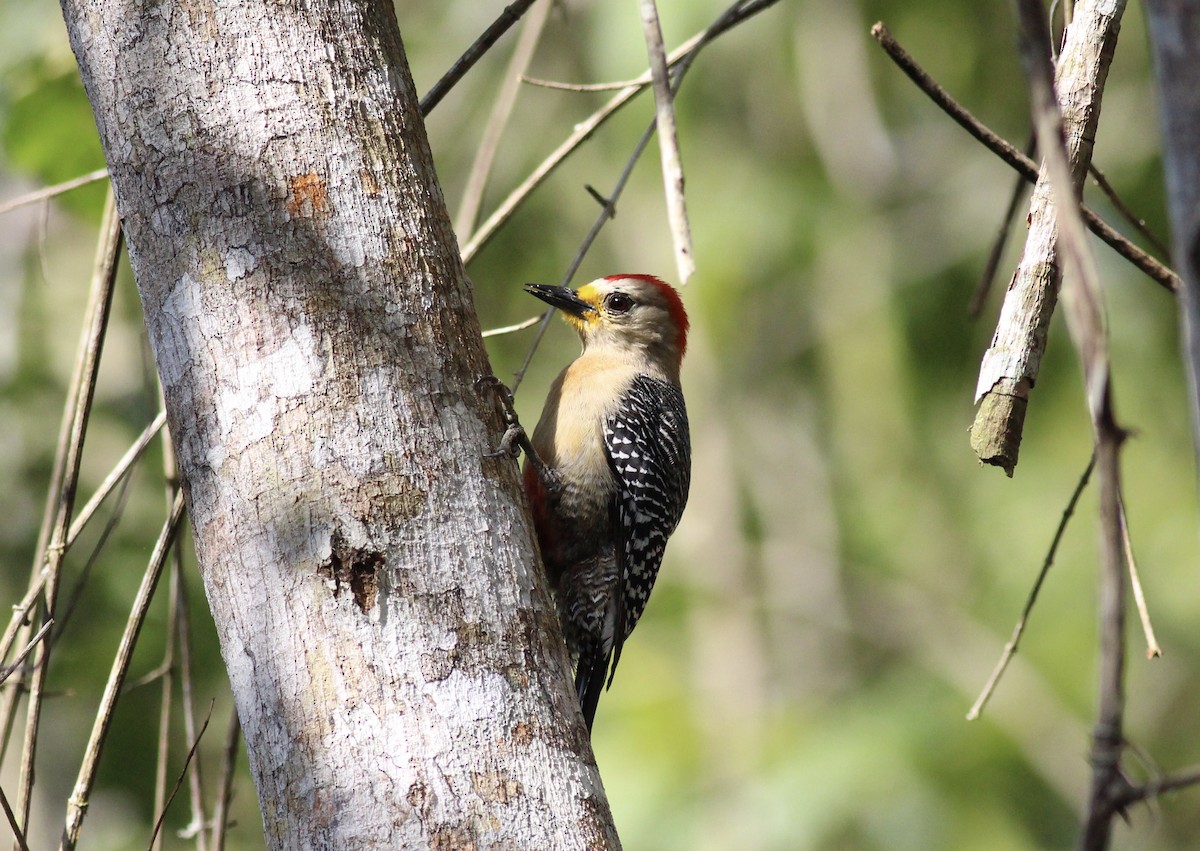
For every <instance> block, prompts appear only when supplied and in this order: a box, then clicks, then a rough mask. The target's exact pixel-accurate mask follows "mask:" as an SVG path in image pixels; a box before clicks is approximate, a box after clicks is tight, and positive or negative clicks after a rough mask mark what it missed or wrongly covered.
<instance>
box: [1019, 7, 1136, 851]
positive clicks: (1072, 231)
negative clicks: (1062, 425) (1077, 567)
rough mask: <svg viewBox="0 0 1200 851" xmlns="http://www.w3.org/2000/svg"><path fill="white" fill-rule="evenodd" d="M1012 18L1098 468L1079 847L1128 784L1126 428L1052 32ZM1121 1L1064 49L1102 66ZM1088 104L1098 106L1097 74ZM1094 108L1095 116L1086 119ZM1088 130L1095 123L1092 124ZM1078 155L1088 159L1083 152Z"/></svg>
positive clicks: (1095, 843) (1108, 828) (1095, 16)
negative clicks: (1091, 717) (1093, 664)
mask: <svg viewBox="0 0 1200 851" xmlns="http://www.w3.org/2000/svg"><path fill="white" fill-rule="evenodd" d="M1016 5H1017V16H1018V20H1019V27H1018V29H1019V33H1020V37H1019V39H1018V41H1019V44H1020V46H1021V59H1022V65H1023V66H1024V67H1025V72H1026V75H1027V77H1028V79H1029V88H1030V101H1031V110H1032V114H1033V124H1034V127H1035V128H1036V129H1037V136H1038V148H1039V150H1041V151H1042V155H1043V156H1044V157H1045V164H1046V173H1047V176H1048V178H1049V181H1050V188H1051V190H1052V197H1053V203H1054V208H1055V212H1056V214H1057V228H1058V250H1059V253H1060V255H1061V257H1062V258H1063V261H1064V266H1065V271H1066V273H1067V274H1064V275H1063V276H1062V293H1061V299H1062V303H1063V308H1064V314H1065V319H1066V322H1067V330H1068V332H1070V336H1071V340H1072V342H1073V343H1074V344H1075V348H1076V349H1077V350H1078V352H1079V357H1080V360H1081V361H1082V363H1083V377H1084V388H1085V392H1086V398H1087V404H1088V412H1089V414H1090V415H1091V421H1092V427H1093V431H1094V434H1095V445H1096V470H1097V473H1098V475H1099V479H1100V529H1101V534H1102V537H1103V547H1102V549H1101V559H1100V561H1101V564H1100V577H1099V586H1100V591H1099V606H1098V617H1099V621H1100V662H1099V676H1098V681H1099V682H1098V689H1097V690H1098V695H1097V700H1096V724H1095V727H1094V729H1093V733H1092V749H1091V755H1090V763H1091V768H1092V779H1091V789H1090V792H1089V795H1088V804H1087V815H1086V819H1085V823H1084V828H1083V833H1082V835H1081V837H1080V848H1081V849H1083V851H1103V849H1106V848H1107V847H1108V843H1109V839H1110V837H1111V834H1112V817H1113V814H1114V813H1115V812H1116V811H1115V810H1114V809H1113V807H1112V801H1113V798H1114V792H1115V791H1116V790H1121V789H1123V788H1124V787H1125V786H1127V785H1128V784H1127V783H1126V781H1125V780H1124V778H1123V777H1122V775H1121V765H1120V762H1121V749H1122V747H1123V746H1124V733H1123V723H1124V712H1125V694H1124V687H1125V564H1124V561H1125V556H1124V548H1123V546H1122V542H1121V470H1120V454H1121V444H1122V443H1123V441H1124V438H1125V432H1124V431H1123V430H1122V429H1121V428H1120V427H1119V426H1118V425H1117V423H1116V420H1115V417H1114V415H1113V408H1112V386H1111V383H1110V376H1109V355H1108V337H1107V332H1106V330H1105V328H1104V322H1103V315H1102V305H1101V300H1100V298H1101V297H1100V286H1099V280H1098V277H1099V276H1098V274H1097V271H1096V268H1095V265H1094V260H1093V258H1092V255H1091V251H1090V250H1089V248H1088V245H1087V239H1086V236H1085V234H1084V228H1083V219H1082V217H1081V216H1080V213H1079V195H1078V194H1077V192H1078V190H1079V189H1081V188H1082V187H1081V186H1078V187H1077V184H1076V178H1078V180H1079V183H1080V184H1081V183H1082V178H1083V175H1082V174H1078V175H1073V174H1072V169H1071V163H1070V162H1069V161H1068V154H1067V148H1066V145H1065V144H1064V139H1063V121H1062V116H1061V114H1060V113H1059V106H1058V100H1057V98H1056V96H1055V88H1054V68H1053V67H1052V66H1051V64H1050V57H1049V53H1048V50H1047V44H1048V42H1049V38H1050V33H1049V29H1048V27H1047V25H1046V20H1045V18H1044V16H1043V12H1044V7H1043V6H1042V2H1041V0H1016ZM1123 11H1124V4H1123V3H1121V2H1117V3H1115V4H1114V5H1113V7H1111V8H1108V9H1106V10H1105V12H1104V13H1103V14H1102V13H1101V12H1100V11H1099V10H1098V9H1096V8H1094V7H1092V8H1089V9H1088V12H1087V16H1088V18H1089V19H1091V21H1092V22H1093V23H1095V24H1096V27H1095V36H1094V37H1092V36H1091V33H1092V31H1093V30H1092V28H1090V27H1088V26H1087V21H1085V19H1084V17H1083V16H1081V17H1079V18H1077V19H1076V24H1077V25H1080V27H1081V28H1080V29H1079V30H1078V33H1079V39H1078V41H1076V39H1075V38H1074V36H1075V35H1076V31H1075V30H1074V29H1072V31H1071V33H1070V34H1069V37H1068V47H1067V50H1073V52H1074V54H1075V55H1076V57H1077V58H1078V57H1079V56H1080V55H1082V54H1085V53H1090V52H1092V51H1094V53H1093V54H1092V58H1093V59H1095V61H1096V68H1097V73H1098V74H1101V75H1102V74H1103V73H1104V71H1105V69H1106V60H1105V54H1104V46H1105V45H1106V44H1108V45H1111V44H1112V40H1113V39H1115V36H1116V29H1117V27H1118V26H1119V23H1120V17H1121V13H1122V12H1123ZM1092 82H1093V85H1094V86H1095V87H1096V91H1094V92H1093V97H1094V98H1095V101H1094V103H1095V109H1096V110H1098V109H1099V90H1100V89H1101V88H1102V85H1101V84H1102V83H1103V77H1102V76H1101V77H1099V82H1097V81H1096V80H1093V81H1092ZM1094 119H1095V116H1094V115H1093V120H1094ZM1092 128H1093V132H1094V124H1093V125H1092ZM1084 161H1085V162H1086V159H1085V160H1084Z"/></svg>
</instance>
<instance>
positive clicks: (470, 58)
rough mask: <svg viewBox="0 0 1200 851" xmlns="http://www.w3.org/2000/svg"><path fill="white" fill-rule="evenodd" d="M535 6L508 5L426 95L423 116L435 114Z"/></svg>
mask: <svg viewBox="0 0 1200 851" xmlns="http://www.w3.org/2000/svg"><path fill="white" fill-rule="evenodd" d="M533 4H534V0H516V2H514V3H511V4H510V5H508V6H507V7H506V8H505V9H504V11H503V12H501V13H500V16H499V17H498V18H496V20H494V21H493V22H492V24H491V26H489V27H488V28H487V29H486V30H484V31H483V34H482V35H480V36H479V38H477V39H475V41H474V43H473V44H472V45H471V46H470V47H468V48H467V51H466V53H464V54H463V55H462V56H460V57H459V58H458V61H456V62H455V63H454V64H453V65H451V66H450V70H449V71H447V72H446V73H445V74H443V75H442V78H441V79H440V80H438V81H437V82H436V83H434V84H433V88H432V89H430V90H429V91H428V92H427V93H426V95H425V97H423V98H421V115H429V113H431V112H433V108H434V107H435V106H437V105H438V104H439V103H441V102H442V98H444V97H445V96H446V94H447V93H448V92H449V91H450V90H451V89H452V88H454V87H455V86H456V85H457V84H458V81H459V80H461V79H462V78H463V77H464V76H465V75H466V73H467V72H468V71H470V70H471V68H472V67H473V66H474V65H475V63H476V62H478V61H479V60H480V59H481V58H482V57H483V55H484V54H485V53H487V52H488V50H489V49H490V48H491V46H492V45H493V44H495V43H496V42H497V41H499V40H500V37H501V36H503V35H504V34H505V33H506V32H508V31H509V29H510V28H511V27H512V26H513V24H515V23H516V22H517V21H519V20H521V16H522V15H524V14H525V12H526V10H527V9H528V8H529V7H530V6H532V5H533Z"/></svg>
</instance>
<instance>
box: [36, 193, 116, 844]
mask: <svg viewBox="0 0 1200 851" xmlns="http://www.w3.org/2000/svg"><path fill="white" fill-rule="evenodd" d="M100 237H101V238H100V242H99V245H98V246H97V249H96V264H95V269H94V271H93V274H92V284H91V295H90V296H89V305H88V309H87V314H86V316H87V320H86V321H85V323H84V329H83V337H82V339H81V340H80V352H79V357H78V360H77V362H76V367H75V374H74V378H73V380H72V387H73V388H75V389H74V390H73V391H72V394H73V396H74V399H73V404H72V405H71V407H70V408H68V409H67V410H66V413H65V415H64V416H65V417H67V418H68V419H69V421H70V427H69V428H67V429H65V432H66V434H67V437H68V442H67V450H66V453H65V456H64V464H63V468H62V471H61V472H62V479H61V486H60V485H52V486H51V491H52V492H56V493H57V494H58V499H57V501H56V503H57V504H56V505H55V506H54V510H55V518H54V522H53V524H52V526H51V533H50V539H49V543H48V544H47V545H46V549H45V552H39V553H38V556H37V567H36V568H35V575H36V572H37V571H42V570H44V572H45V583H46V587H45V590H44V592H43V597H42V610H43V616H44V617H45V618H46V619H47V620H49V619H52V618H53V617H54V606H55V602H56V600H57V597H58V582H59V574H60V571H61V569H62V563H63V558H64V556H65V555H66V548H67V541H66V539H67V533H68V531H69V528H70V521H71V512H72V509H73V508H74V505H75V490H76V487H77V486H78V483H79V466H80V461H81V459H82V457H83V436H84V433H85V432H86V431H87V425H88V419H89V416H90V414H91V410H92V399H93V396H94V394H95V389H96V375H97V372H98V369H99V364H100V353H101V351H102V349H103V347H104V338H105V333H106V331H107V329H108V313H109V309H110V307H111V306H112V293H113V285H114V283H115V281H116V275H117V258H118V257H119V256H120V251H121V243H122V238H121V219H120V217H119V216H118V215H117V209H116V203H115V201H114V199H113V193H112V189H111V187H110V188H109V191H108V200H107V201H106V203H105V209H104V218H103V223H102V224H101V226H100ZM52 648H53V642H43V643H42V644H40V645H38V660H37V663H36V664H35V665H34V667H33V670H32V673H31V674H30V686H29V700H28V704H27V706H26V712H25V741H24V742H23V745H22V748H21V769H20V782H19V786H18V788H17V813H18V814H19V816H20V820H21V824H22V825H25V826H26V827H28V825H29V806H30V802H31V799H32V795H33V766H34V759H35V756H36V753H37V742H38V732H39V726H40V723H41V715H42V696H43V690H44V688H45V684H46V672H47V669H48V668H49V660H50V651H51V649H52Z"/></svg>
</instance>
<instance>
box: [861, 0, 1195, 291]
mask: <svg viewBox="0 0 1200 851" xmlns="http://www.w3.org/2000/svg"><path fill="white" fill-rule="evenodd" d="M871 34H872V35H873V36H874V37H875V39H876V40H877V41H878V42H879V46H880V47H882V48H883V49H884V50H885V51H886V52H887V54H888V56H889V57H890V58H891V59H892V61H893V62H895V63H896V64H897V65H898V66H899V67H900V69H901V70H902V71H904V73H905V74H907V75H908V77H909V79H911V80H912V81H913V82H914V83H916V84H917V87H918V88H919V89H920V90H921V91H922V92H924V94H925V95H926V96H927V97H928V98H929V99H930V100H932V101H933V102H934V103H935V104H936V105H937V106H938V107H939V108H940V109H941V110H942V111H943V112H945V113H946V114H947V115H949V116H950V117H951V118H953V119H954V121H955V122H956V123H957V124H958V125H959V126H960V127H962V128H963V129H964V130H966V131H967V132H968V133H970V134H971V136H973V137H974V138H975V139H976V140H977V141H978V142H980V143H981V144H982V145H983V146H984V147H986V148H987V149H988V150H989V151H991V152H992V153H993V154H995V155H996V156H997V157H999V158H1000V159H1001V160H1003V161H1004V162H1005V164H1007V165H1008V166H1009V167H1010V168H1011V169H1013V170H1014V171H1016V172H1017V173H1018V174H1019V175H1021V177H1023V178H1024V179H1025V180H1027V181H1029V182H1030V183H1035V182H1036V181H1037V179H1038V166H1037V163H1035V162H1034V161H1033V160H1031V159H1030V158H1029V157H1027V156H1026V155H1025V154H1023V153H1021V151H1020V150H1019V149H1018V148H1017V147H1016V146H1015V145H1013V144H1012V143H1011V142H1009V141H1007V140H1006V139H1004V138H1002V137H1001V136H999V135H997V134H996V133H995V132H994V131H993V130H991V129H990V128H989V127H987V126H986V125H985V124H983V123H982V122H980V121H979V120H978V119H977V118H975V116H974V115H972V114H971V113H970V112H969V111H968V110H967V109H966V108H965V107H964V106H962V105H961V104H960V103H958V101H956V100H954V98H952V97H951V96H950V95H949V93H947V92H946V90H945V89H943V88H942V87H941V86H940V85H938V84H937V83H936V82H934V80H933V78H931V77H930V76H929V75H928V74H927V73H926V72H925V70H924V69H923V68H922V67H921V66H920V65H919V64H917V61H916V60H915V59H913V58H912V56H911V55H910V54H909V53H908V51H906V50H905V49H904V48H903V47H901V46H900V44H899V43H898V42H897V41H896V39H895V38H894V37H893V36H892V34H891V33H890V32H889V31H888V28H887V27H886V26H884V25H883V23H882V22H880V23H877V24H875V26H873V27H872V28H871ZM1081 210H1082V212H1083V218H1084V221H1085V222H1086V223H1087V227H1088V230H1090V231H1091V232H1092V233H1094V234H1096V236H1098V237H1100V239H1102V240H1104V242H1105V243H1107V244H1108V246H1109V247H1110V248H1112V249H1113V250H1114V251H1116V252H1117V253H1118V254H1120V255H1121V256H1122V257H1124V258H1125V259H1126V260H1128V261H1129V262H1130V263H1132V264H1133V265H1134V266H1136V267H1137V268H1138V269H1139V270H1141V272H1142V273H1143V274H1145V275H1146V276H1147V277H1149V278H1150V279H1151V280H1152V281H1154V282H1155V283H1157V284H1159V285H1160V286H1162V287H1163V288H1164V289H1167V290H1170V291H1171V292H1175V291H1177V290H1178V289H1179V277H1178V276H1177V275H1176V274H1175V273H1174V272H1172V271H1171V270H1170V269H1169V268H1167V267H1166V266H1164V265H1163V264H1162V263H1160V262H1158V261H1157V260H1155V259H1154V258H1153V257H1151V256H1150V255H1149V254H1147V253H1146V252H1145V251H1142V249H1140V248H1138V247H1137V246H1136V245H1134V244H1133V243H1132V242H1130V241H1129V240H1128V239H1126V238H1125V237H1124V236H1123V235H1122V234H1120V233H1118V232H1117V231H1116V230H1114V229H1113V227H1112V226H1111V225H1109V224H1108V223H1107V222H1105V221H1104V220H1103V219H1102V218H1100V216H1098V215H1097V214H1096V213H1095V212H1094V211H1093V210H1091V209H1090V208H1089V207H1087V206H1086V205H1084V206H1083V207H1082V208H1081Z"/></svg>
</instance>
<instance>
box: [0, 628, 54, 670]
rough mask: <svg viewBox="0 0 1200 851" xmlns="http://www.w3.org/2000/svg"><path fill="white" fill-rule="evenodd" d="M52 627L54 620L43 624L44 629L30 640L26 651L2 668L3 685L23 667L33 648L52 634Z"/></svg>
mask: <svg viewBox="0 0 1200 851" xmlns="http://www.w3.org/2000/svg"><path fill="white" fill-rule="evenodd" d="M52 626H54V619H53V618H51V619H50V620H48V621H46V622H45V623H44V624H42V628H41V629H39V630H38V631H37V634H36V635H34V636H33V638H31V639H29V643H28V644H26V645H25V649H24V650H22V651H21V652H20V653H18V654H17V658H16V659H14V660H13V661H12V662H11V663H9V664H8V665H5V666H4V667H3V668H0V683H3V682H4V681H5V680H7V679H8V678H9V677H11V676H12V675H13V672H14V671H16V670H17V669H18V668H20V667H21V663H22V662H24V661H25V657H27V656H28V655H29V654H30V653H32V652H33V648H34V647H36V646H37V643H38V642H39V641H41V640H42V639H43V638H45V637H46V634H47V633H49V632H50V627H52Z"/></svg>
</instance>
